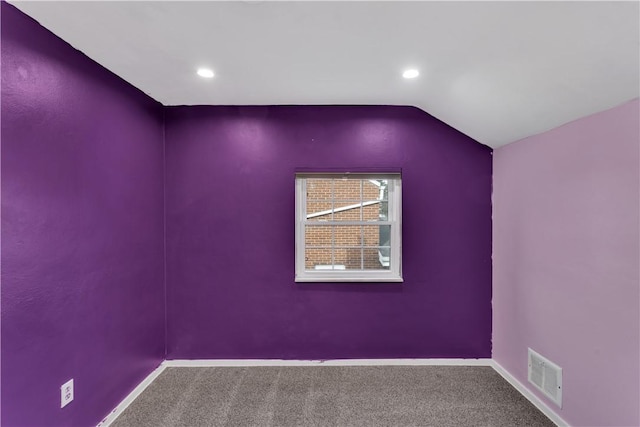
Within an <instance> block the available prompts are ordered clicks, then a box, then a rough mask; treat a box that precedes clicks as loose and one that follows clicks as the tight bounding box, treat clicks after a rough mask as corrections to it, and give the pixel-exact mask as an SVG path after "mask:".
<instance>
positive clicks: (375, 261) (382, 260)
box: [363, 247, 390, 270]
mask: <svg viewBox="0 0 640 427" xmlns="http://www.w3.org/2000/svg"><path fill="white" fill-rule="evenodd" d="M363 259H364V269H365V270H388V269H389V268H390V263H389V261H390V260H389V248H388V247H386V248H375V249H374V248H365V249H364V258H363Z"/></svg>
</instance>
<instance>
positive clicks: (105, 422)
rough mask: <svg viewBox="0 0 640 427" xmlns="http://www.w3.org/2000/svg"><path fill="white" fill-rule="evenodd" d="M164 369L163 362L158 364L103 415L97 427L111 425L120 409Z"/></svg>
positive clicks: (128, 403)
mask: <svg viewBox="0 0 640 427" xmlns="http://www.w3.org/2000/svg"><path fill="white" fill-rule="evenodd" d="M164 369H165V366H164V362H163V363H161V364H160V366H158V367H157V368H156V369H154V370H153V371H152V372H151V373H150V374H149V375H147V377H146V378H145V379H144V380H142V382H141V383H140V384H138V385H137V386H136V388H134V389H133V391H131V393H129V395H128V396H127V397H125V398H124V399H123V400H122V402H120V403H119V404H118V406H116V407H115V409H114V410H113V411H111V412H110V413H109V415H107V416H106V417H104V419H103V420H102V421H100V423H99V424H98V425H97V427H109V425H111V423H112V422H113V421H114V420H115V419H116V418H118V415H120V414H121V413H122V411H124V410H125V409H127V407H128V406H129V405H131V402H133V401H134V400H136V398H137V397H138V396H140V393H142V392H143V391H144V390H145V389H146V388H147V387H148V386H149V384H151V383H152V382H153V380H155V379H156V378H157V377H158V375H160V374H161V373H162V371H164Z"/></svg>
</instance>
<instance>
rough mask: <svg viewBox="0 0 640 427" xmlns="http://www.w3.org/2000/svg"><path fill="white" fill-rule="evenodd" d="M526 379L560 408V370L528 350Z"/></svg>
mask: <svg viewBox="0 0 640 427" xmlns="http://www.w3.org/2000/svg"><path fill="white" fill-rule="evenodd" d="M528 379H529V382H530V383H531V384H533V385H534V386H535V387H536V388H537V389H538V390H540V391H541V392H542V393H543V394H544V395H545V396H547V397H548V398H549V399H551V400H552V401H553V402H554V403H555V404H556V405H558V406H559V407H561V408H562V368H561V367H559V366H558V365H556V364H555V363H553V362H551V361H550V360H548V359H546V358H544V357H542V356H540V355H539V354H538V353H536V352H535V351H533V350H531V349H529V372H528Z"/></svg>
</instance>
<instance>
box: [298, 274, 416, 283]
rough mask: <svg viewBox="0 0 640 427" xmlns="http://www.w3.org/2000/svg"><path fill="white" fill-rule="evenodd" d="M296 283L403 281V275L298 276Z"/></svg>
mask: <svg viewBox="0 0 640 427" xmlns="http://www.w3.org/2000/svg"><path fill="white" fill-rule="evenodd" d="M295 282H296V283H402V282H404V279H403V278H402V277H344V276H342V277H327V276H324V277H296V279H295Z"/></svg>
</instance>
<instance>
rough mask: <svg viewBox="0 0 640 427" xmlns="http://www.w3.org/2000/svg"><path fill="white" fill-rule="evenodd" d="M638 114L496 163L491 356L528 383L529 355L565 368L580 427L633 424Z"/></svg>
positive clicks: (550, 138) (617, 115) (508, 154)
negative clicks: (531, 352)
mask: <svg viewBox="0 0 640 427" xmlns="http://www.w3.org/2000/svg"><path fill="white" fill-rule="evenodd" d="M638 113H639V111H638V101H637V100H635V101H633V102H631V103H627V104H625V105H622V106H620V107H618V108H614V109H612V110H609V111H605V112H602V113H599V114H595V115H593V116H589V117H586V118H583V119H580V120H578V121H575V122H572V123H569V124H567V125H564V126H562V127H560V128H557V129H554V130H552V131H549V132H546V133H544V134H541V135H537V136H532V137H530V138H527V139H524V140H522V141H519V142H516V143H513V144H510V145H508V146H505V147H503V148H499V149H497V150H496V151H495V152H494V195H493V198H494V200H493V203H494V235H493V244H494V279H493V281H494V315H493V331H494V332H493V346H494V351H493V356H494V358H495V359H496V360H497V361H498V363H500V364H502V365H503V366H504V367H505V368H506V369H507V370H509V371H510V372H511V373H512V374H514V375H515V376H516V377H517V378H518V379H519V380H520V381H521V382H522V383H523V384H528V383H527V347H531V348H533V349H534V350H536V351H537V352H539V353H541V354H542V355H543V356H546V357H548V358H549V359H551V360H552V361H554V362H556V363H557V364H559V365H560V366H561V367H562V368H564V385H563V400H564V406H563V408H562V410H559V409H556V410H557V411H558V413H559V414H560V415H561V416H562V417H563V418H564V419H565V420H566V421H568V422H569V423H570V424H571V425H575V426H637V425H639V424H640V419H639V418H638V410H639V403H638V402H640V393H639V391H638V387H639V384H638V378H640V372H639V363H638V361H639V360H640V354H639V344H640V343H639V342H638V339H639V335H640V326H639V325H640V319H639V317H638V316H639V309H638V303H639V297H640V295H639V287H638V283H639V278H638V274H639V267H640V265H639V259H640V253H639V249H638V235H639V230H638V222H639V216H638V209H639V204H640V199H639V198H640V188H639V165H638V162H639V158H638V156H639V154H640V153H639V151H638V141H639V140H640V138H639V134H638V133H639V125H640V123H639V119H638ZM550 406H551V407H552V408H557V407H555V406H554V405H553V403H550Z"/></svg>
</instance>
